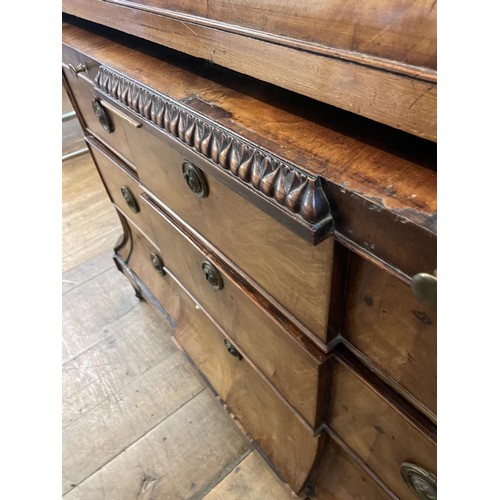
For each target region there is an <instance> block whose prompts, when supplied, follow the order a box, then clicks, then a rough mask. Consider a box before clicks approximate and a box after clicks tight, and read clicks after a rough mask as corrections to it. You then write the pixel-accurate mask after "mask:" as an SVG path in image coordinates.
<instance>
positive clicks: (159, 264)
mask: <svg viewBox="0 0 500 500" xmlns="http://www.w3.org/2000/svg"><path fill="white" fill-rule="evenodd" d="M150 258H151V264H153V267H154V268H155V270H156V272H157V273H158V274H159V275H160V276H164V275H165V274H166V272H165V269H163V260H162V258H161V257H160V256H159V255H158V254H156V253H154V252H152V253H151V255H150Z"/></svg>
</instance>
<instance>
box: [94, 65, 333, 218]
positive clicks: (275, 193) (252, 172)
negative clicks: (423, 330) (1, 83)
mask: <svg viewBox="0 0 500 500" xmlns="http://www.w3.org/2000/svg"><path fill="white" fill-rule="evenodd" d="M95 83H96V86H97V88H98V89H99V90H100V91H102V92H103V93H105V94H107V95H108V96H110V97H112V98H114V99H116V100H117V101H119V102H120V103H122V104H123V105H124V106H126V107H127V108H129V109H130V110H132V111H134V112H136V113H138V114H139V115H141V116H142V117H143V118H144V119H146V120H148V121H150V122H152V123H154V124H155V125H156V126H158V127H159V128H161V129H163V130H165V131H166V132H168V133H169V134H171V135H172V136H174V137H175V138H177V139H179V140H181V141H182V142H183V143H184V144H186V145H188V146H190V147H192V148H194V149H195V150H196V151H197V152H198V153H200V154H202V155H203V156H204V157H205V158H207V159H208V160H211V161H212V162H213V163H215V164H216V165H218V166H220V167H222V168H223V169H224V170H226V171H230V172H231V173H232V174H234V175H235V176H236V177H237V178H239V179H240V180H241V181H243V182H244V183H245V184H247V185H248V186H251V187H252V188H253V189H255V190H257V191H259V192H260V193H262V194H264V195H265V196H266V197H267V198H268V199H270V200H272V201H273V202H276V203H278V204H279V205H280V206H282V207H284V208H285V209H286V210H288V211H290V212H292V213H293V214H297V215H299V216H300V217H301V218H302V219H304V220H305V221H307V222H308V223H310V224H316V223H319V222H322V221H325V219H331V211H330V205H329V202H328V199H327V197H326V195H325V192H324V191H323V187H322V185H321V180H320V178H319V177H314V176H311V175H310V174H307V173H305V172H303V171H301V170H300V169H299V168H298V167H295V166H293V165H291V164H289V163H287V162H285V161H283V160H281V159H279V158H277V157H275V156H274V155H272V154H271V153H269V152H267V151H265V150H263V149H261V148H259V147H257V146H256V145H254V144H251V143H250V142H247V141H243V140H242V139H241V138H239V137H237V136H236V135H233V134H231V133H230V132H228V131H227V130H225V129H223V128H222V127H219V126H217V125H216V124H215V123H213V122H211V121H210V120H208V119H207V118H203V117H201V116H199V115H198V114H195V113H192V112H191V111H190V110H188V109H186V108H184V107H183V106H181V105H179V104H178V103H176V102H175V101H173V100H172V99H170V98H168V97H166V96H164V95H161V94H157V93H155V92H153V91H151V90H150V89H148V88H145V87H143V86H141V85H140V84H139V83H137V82H135V81H133V80H130V79H128V78H126V77H124V76H123V75H121V74H119V73H117V72H115V71H114V70H111V69H109V68H107V67H105V66H100V68H99V71H98V73H97V76H96V79H95Z"/></svg>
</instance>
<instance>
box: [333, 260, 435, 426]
mask: <svg viewBox="0 0 500 500" xmlns="http://www.w3.org/2000/svg"><path fill="white" fill-rule="evenodd" d="M349 266H350V268H349V284H348V287H347V302H346V309H345V317H344V326H343V336H344V337H345V338H346V339H347V340H348V341H349V342H350V343H351V344H352V345H353V346H354V347H355V348H356V349H358V350H359V351H360V352H362V353H363V354H364V355H366V356H367V357H368V358H370V360H372V361H373V362H374V363H375V364H376V365H377V366H378V367H380V368H381V369H382V370H383V372H385V373H386V374H387V375H389V377H391V378H392V379H393V380H394V381H395V382H396V383H397V384H398V385H399V386H400V387H402V388H403V391H402V392H403V394H405V391H408V393H410V395H412V396H413V397H414V398H416V399H417V400H418V401H420V402H421V403H422V404H423V405H424V406H425V407H426V408H427V409H428V410H429V411H430V416H431V418H432V416H433V415H434V416H435V413H436V344H437V337H436V311H435V310H433V309H430V308H428V307H426V306H424V305H423V304H421V303H420V302H418V301H417V299H416V298H415V297H414V296H413V293H412V291H411V289H410V287H409V286H408V285H406V284H405V283H403V282H402V281H400V280H399V279H397V278H396V277H394V276H392V275H390V274H389V273H387V272H385V271H383V270H382V269H380V268H378V267H376V266H375V265H374V264H372V263H370V262H368V261H366V260H364V259H362V258H361V257H359V256H357V255H355V254H352V256H351V259H350V265H349ZM433 420H435V418H433Z"/></svg>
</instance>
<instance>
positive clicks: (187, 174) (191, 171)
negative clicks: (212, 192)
mask: <svg viewBox="0 0 500 500" xmlns="http://www.w3.org/2000/svg"><path fill="white" fill-rule="evenodd" d="M182 175H183V176H184V180H185V181H186V183H187V185H188V186H189V189H191V191H192V192H193V193H194V194H195V195H196V196H198V197H200V198H206V197H207V196H208V184H207V181H206V179H205V176H204V175H203V172H202V171H201V170H200V169H199V168H198V167H196V166H195V165H193V164H192V163H189V162H188V161H185V162H184V163H183V164H182Z"/></svg>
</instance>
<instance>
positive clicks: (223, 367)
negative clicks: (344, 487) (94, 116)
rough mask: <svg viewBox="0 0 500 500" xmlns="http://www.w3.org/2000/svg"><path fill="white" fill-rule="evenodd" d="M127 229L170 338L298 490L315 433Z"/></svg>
mask: <svg viewBox="0 0 500 500" xmlns="http://www.w3.org/2000/svg"><path fill="white" fill-rule="evenodd" d="M131 231H132V238H133V240H134V243H133V252H132V254H131V256H130V258H129V265H130V267H131V268H132V270H133V271H134V272H135V273H136V274H137V275H138V276H139V278H140V279H141V281H143V282H144V284H145V285H146V286H147V287H148V288H149V290H150V291H151V292H152V293H153V294H154V296H155V298H156V299H157V300H158V301H159V302H160V304H161V305H162V306H163V307H164V308H165V310H166V311H167V313H168V314H169V315H170V316H171V319H172V323H173V324H175V329H174V334H175V337H176V338H177V340H178V341H179V343H180V344H181V345H182V346H183V348H184V349H185V350H186V352H187V353H188V354H189V356H190V357H191V359H192V360H193V361H194V363H195V364H196V366H197V367H198V368H199V369H200V371H201V372H202V373H203V375H204V376H205V377H206V378H207V379H208V381H209V382H210V384H211V385H212V387H213V388H214V389H215V390H216V391H217V393H218V394H219V395H220V397H221V398H222V400H223V401H224V403H226V404H227V405H228V407H229V409H230V410H231V411H232V412H233V413H234V414H235V415H236V416H237V418H238V420H239V421H240V422H241V423H242V424H243V427H244V428H245V430H246V431H247V432H248V433H249V434H250V435H251V436H252V438H253V439H254V440H255V441H256V443H257V444H258V446H259V447H260V448H261V449H262V450H263V452H264V453H265V454H266V455H267V456H268V457H269V459H270V460H271V462H272V463H273V464H274V465H275V466H276V468H277V469H278V470H279V472H280V473H281V474H282V476H283V477H284V478H285V480H286V481H287V482H288V483H289V484H290V485H291V487H292V488H293V489H294V490H296V491H297V490H299V489H300V488H301V487H302V484H303V483H304V481H305V480H306V478H307V476H308V474H309V472H310V470H311V467H312V465H313V463H314V459H315V456H316V450H317V446H318V438H315V437H313V436H312V434H311V433H310V432H309V431H308V430H307V429H306V428H305V427H304V426H303V425H302V424H301V423H300V421H299V420H298V419H297V418H296V417H295V416H294V415H293V413H292V412H291V411H290V409H289V408H288V407H287V406H286V405H285V404H284V403H283V402H282V401H281V400H280V399H279V398H278V397H277V396H276V394H275V393H274V392H273V391H272V390H271V389H270V388H269V386H268V385H267V384H266V383H265V382H264V381H263V380H262V379H261V377H259V376H258V375H257V373H256V372H255V371H254V370H253V369H252V368H251V366H250V365H249V364H248V363H247V362H246V361H245V360H244V359H238V358H237V357H235V354H236V353H235V352H234V351H233V354H230V353H229V351H228V348H227V346H226V344H225V342H224V336H223V335H222V334H221V333H220V331H219V330H218V329H217V328H216V326H215V325H214V324H213V323H212V322H211V321H210V320H209V319H208V317H207V316H206V315H205V314H204V313H203V311H202V310H201V309H200V308H199V307H198V306H197V305H196V304H195V303H194V302H193V301H192V300H191V299H190V298H189V296H188V295H187V294H186V293H185V292H184V291H183V290H182V289H181V288H180V287H179V286H178V285H177V284H176V282H175V281H174V280H173V279H172V277H171V276H170V275H169V274H168V273H167V274H166V275H164V276H160V275H159V274H158V273H157V272H156V271H155V269H154V268H153V267H152V265H151V262H150V257H149V256H150V253H151V252H157V250H156V249H155V248H154V247H153V246H152V245H151V244H150V243H149V241H148V240H147V239H146V238H144V237H143V236H142V235H141V234H140V233H138V232H137V231H136V230H135V229H134V228H133V227H132V228H131ZM126 253H127V252H124V254H126ZM158 255H159V256H161V257H162V258H165V257H166V255H165V254H161V253H159V254H158Z"/></svg>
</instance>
